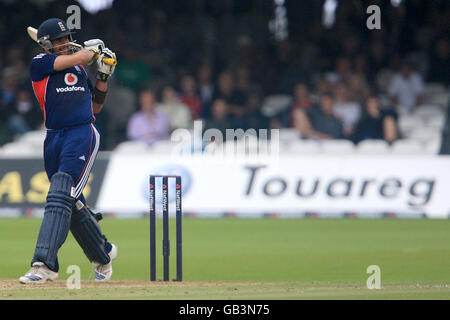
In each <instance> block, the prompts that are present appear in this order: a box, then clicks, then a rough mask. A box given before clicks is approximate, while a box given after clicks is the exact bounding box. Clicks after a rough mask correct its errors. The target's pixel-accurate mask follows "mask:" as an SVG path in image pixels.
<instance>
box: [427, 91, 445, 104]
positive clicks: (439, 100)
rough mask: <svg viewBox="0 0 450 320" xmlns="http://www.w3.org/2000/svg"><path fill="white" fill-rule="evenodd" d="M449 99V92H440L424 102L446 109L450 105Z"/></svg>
mask: <svg viewBox="0 0 450 320" xmlns="http://www.w3.org/2000/svg"><path fill="white" fill-rule="evenodd" d="M449 99H450V94H449V93H448V92H439V93H435V94H433V95H431V96H430V97H428V98H426V99H424V102H426V103H429V104H435V105H439V106H442V107H445V106H446V105H448V103H449Z"/></svg>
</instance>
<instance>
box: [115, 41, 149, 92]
mask: <svg viewBox="0 0 450 320" xmlns="http://www.w3.org/2000/svg"><path fill="white" fill-rule="evenodd" d="M123 55H124V58H123V59H121V61H120V63H119V64H118V65H117V69H116V71H115V77H116V79H117V82H118V83H120V84H121V85H123V86H125V87H128V88H131V89H138V88H139V87H141V86H146V85H149V84H150V82H151V80H152V74H151V72H150V68H149V66H148V64H147V63H146V62H145V61H144V60H143V59H141V58H140V56H139V55H138V54H137V52H136V51H135V50H133V49H132V48H126V49H125V50H124V53H123Z"/></svg>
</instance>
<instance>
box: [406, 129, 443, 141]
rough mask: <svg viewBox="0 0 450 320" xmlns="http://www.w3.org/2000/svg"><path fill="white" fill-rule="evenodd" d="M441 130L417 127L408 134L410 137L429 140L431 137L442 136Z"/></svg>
mask: <svg viewBox="0 0 450 320" xmlns="http://www.w3.org/2000/svg"><path fill="white" fill-rule="evenodd" d="M441 134H442V133H441V130H440V129H437V128H433V127H422V128H416V129H414V130H413V131H411V133H410V134H409V135H408V138H410V139H418V140H422V141H428V140H430V139H436V138H438V137H440V136H441Z"/></svg>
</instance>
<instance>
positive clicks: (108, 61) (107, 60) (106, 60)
mask: <svg viewBox="0 0 450 320" xmlns="http://www.w3.org/2000/svg"><path fill="white" fill-rule="evenodd" d="M99 55H100V54H98V53H97V54H96V55H95V56H94V57H93V58H92V59H94V60H97V59H98V57H99ZM102 61H103V62H104V63H106V64H107V65H109V66H115V65H117V60H116V59H114V58H103V59H102Z"/></svg>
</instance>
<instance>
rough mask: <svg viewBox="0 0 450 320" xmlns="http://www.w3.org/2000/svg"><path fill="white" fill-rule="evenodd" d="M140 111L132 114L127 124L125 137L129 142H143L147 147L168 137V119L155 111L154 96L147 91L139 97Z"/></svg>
mask: <svg viewBox="0 0 450 320" xmlns="http://www.w3.org/2000/svg"><path fill="white" fill-rule="evenodd" d="M139 105H140V108H141V111H138V112H136V113H135V114H133V115H132V116H131V118H130V120H129V122H128V127H127V137H128V139H130V140H137V141H143V142H145V143H147V144H149V145H151V144H153V143H154V142H156V141H160V140H164V139H167V138H168V135H169V118H168V117H167V115H166V114H164V113H163V112H161V111H156V110H155V95H154V94H153V92H152V91H151V90H149V89H145V90H143V91H142V92H141V93H140V95H139Z"/></svg>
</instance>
